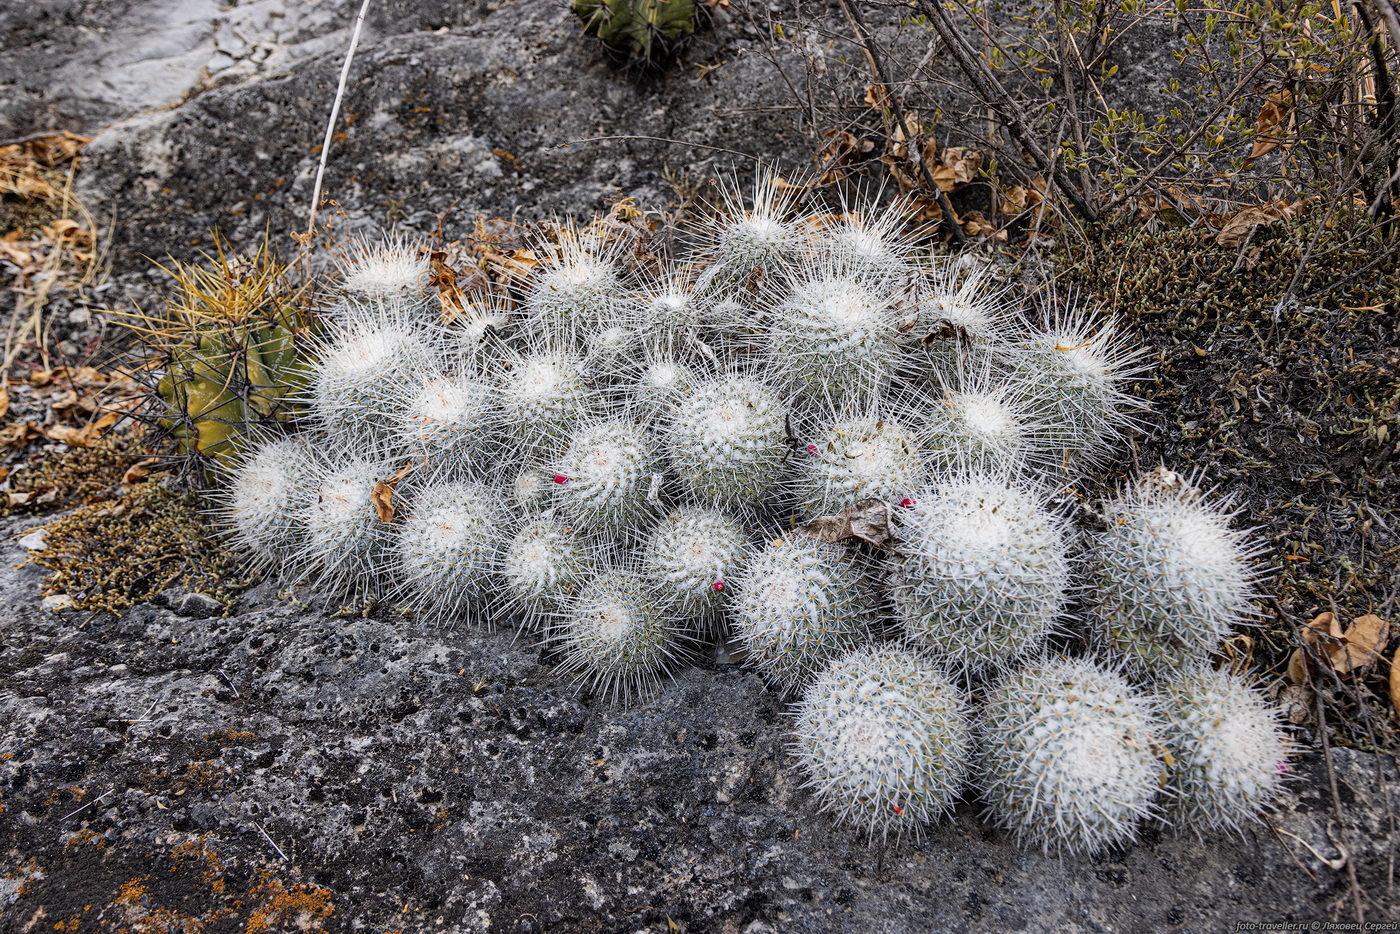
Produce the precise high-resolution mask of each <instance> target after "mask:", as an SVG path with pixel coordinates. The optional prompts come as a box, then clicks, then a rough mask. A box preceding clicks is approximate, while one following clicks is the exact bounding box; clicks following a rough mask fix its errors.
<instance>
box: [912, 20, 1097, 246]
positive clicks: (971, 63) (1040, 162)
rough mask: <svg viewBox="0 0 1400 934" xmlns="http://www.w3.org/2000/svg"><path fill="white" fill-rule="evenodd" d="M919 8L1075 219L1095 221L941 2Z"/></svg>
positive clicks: (1080, 195)
mask: <svg viewBox="0 0 1400 934" xmlns="http://www.w3.org/2000/svg"><path fill="white" fill-rule="evenodd" d="M919 6H920V8H921V9H923V11H924V13H925V15H927V16H928V19H929V22H930V23H932V24H933V28H934V30H935V31H936V32H937V33H938V35H939V38H941V39H942V40H943V43H944V45H946V46H948V51H949V52H951V53H952V55H953V58H954V60H955V61H956V62H957V66H958V69H959V70H960V71H962V73H963V74H964V75H966V76H967V79H968V80H969V81H971V82H972V83H973V85H974V86H975V87H976V88H977V93H978V94H980V95H981V96H982V98H983V100H985V101H987V104H988V106H990V107H991V108H992V109H993V110H995V111H996V112H997V116H998V118H1000V120H1001V122H1002V125H1003V126H1005V127H1006V129H1007V131H1008V132H1009V133H1010V134H1011V135H1012V136H1013V137H1015V139H1016V142H1017V143H1019V144H1020V146H1021V148H1022V149H1024V150H1025V151H1026V153H1027V154H1028V155H1029V156H1030V157H1031V159H1032V160H1033V161H1034V162H1035V164H1036V165H1037V166H1038V167H1039V168H1040V170H1041V171H1042V172H1044V173H1045V175H1046V176H1047V177H1049V178H1052V179H1054V180H1055V181H1056V182H1057V183H1058V186H1057V187H1059V189H1060V190H1061V191H1062V192H1064V195H1065V197H1066V198H1068V199H1069V202H1070V204H1071V205H1073V207H1074V209H1075V211H1076V212H1078V214H1079V216H1080V217H1082V218H1084V219H1085V220H1087V221H1096V220H1098V219H1099V212H1098V211H1097V210H1096V209H1095V208H1094V206H1093V205H1091V204H1090V203H1089V202H1088V201H1087V200H1086V199H1085V196H1084V192H1081V191H1080V190H1079V189H1078V188H1077V187H1076V186H1075V184H1074V182H1073V180H1072V179H1070V178H1068V177H1066V175H1065V173H1064V171H1063V169H1061V168H1060V166H1059V165H1058V164H1057V163H1056V161H1055V160H1053V159H1051V158H1050V156H1049V155H1048V154H1047V153H1046V152H1045V150H1044V149H1042V148H1041V146H1040V144H1039V143H1037V142H1036V141H1035V140H1034V139H1032V138H1031V134H1030V121H1029V120H1027V119H1026V115H1025V114H1024V113H1023V112H1022V111H1021V108H1020V106H1019V105H1018V104H1017V103H1016V101H1015V100H1014V99H1013V98H1012V97H1011V95H1010V94H1009V93H1008V92H1007V90H1006V88H1005V87H1003V86H1002V84H1001V82H1000V81H998V80H997V77H996V75H993V74H992V73H991V71H989V70H988V69H987V66H986V65H985V64H984V63H983V62H982V61H981V60H980V59H979V58H978V57H977V53H976V52H975V51H974V50H973V49H972V48H971V47H970V46H969V45H968V44H967V40H966V39H964V38H963V37H962V34H961V33H960V32H958V29H957V26H956V25H954V23H953V20H952V18H951V17H949V16H948V11H947V10H945V9H943V4H942V0H919Z"/></svg>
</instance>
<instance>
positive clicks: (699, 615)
mask: <svg viewBox="0 0 1400 934" xmlns="http://www.w3.org/2000/svg"><path fill="white" fill-rule="evenodd" d="M746 549H747V536H746V535H745V534H744V528H743V526H742V525H741V524H740V523H739V522H737V521H736V520H734V519H732V518H730V517H729V516H726V515H724V514H723V513H719V512H715V511H713V510H709V509H700V508H696V507H692V508H687V509H681V510H678V511H676V512H673V513H671V514H670V515H669V516H667V517H666V518H664V519H662V520H661V521H660V522H659V523H658V524H657V526H656V528H655V529H653V530H652V533H651V536H650V538H649V539H648V541H647V543H646V546H645V547H644V549H643V551H642V567H643V572H644V573H645V574H646V577H647V579H648V580H649V581H651V583H652V586H653V587H654V588H655V589H656V593H657V596H658V597H659V598H660V599H661V600H662V601H663V602H665V603H666V604H667V605H668V606H670V607H672V608H673V610H674V612H675V614H676V615H677V616H678V617H680V618H683V619H692V620H695V621H696V622H697V628H706V629H712V628H714V624H715V623H717V622H718V618H719V613H720V610H721V609H722V608H723V606H724V605H725V603H727V602H728V599H729V594H730V592H731V591H730V589H729V587H730V583H729V582H730V581H731V580H732V579H733V577H734V575H735V574H737V573H738V572H739V568H740V567H741V565H742V562H743V559H744V555H745V552H746Z"/></svg>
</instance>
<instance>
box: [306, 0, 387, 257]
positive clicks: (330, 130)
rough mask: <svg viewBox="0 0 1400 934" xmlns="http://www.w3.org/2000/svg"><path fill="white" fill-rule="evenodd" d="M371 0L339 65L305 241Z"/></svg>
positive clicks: (312, 226)
mask: <svg viewBox="0 0 1400 934" xmlns="http://www.w3.org/2000/svg"><path fill="white" fill-rule="evenodd" d="M370 2H371V0H364V3H361V4H360V13H359V15H358V16H356V17H355V27H354V29H352V30H351V31H350V48H349V49H348V50H346V52H345V63H344V64H343V65H341V66H340V84H339V85H338V86H337V87H336V89H335V102H334V103H332V104H331V117H330V119H329V120H327V121H326V138H325V139H324V140H322V142H321V161H320V163H319V164H318V165H317V166H316V185H315V186H314V187H313V188H312V190H311V211H310V216H309V217H308V219H307V222H306V241H307V243H308V244H309V243H310V242H311V237H312V235H314V234H315V233H316V209H317V208H318V207H320V204H321V183H322V182H323V181H324V180H325V177H326V160H327V159H328V158H329V157H330V152H331V138H332V137H333V136H335V124H336V121H337V120H338V119H339V118H340V102H341V101H342V100H344V99H345V85H346V84H347V83H348V82H349V80H350V63H351V62H352V61H354V59H355V49H356V48H357V47H358V46H359V44H360V30H361V29H363V28H364V25H365V16H366V15H367V14H368V13H369V5H370Z"/></svg>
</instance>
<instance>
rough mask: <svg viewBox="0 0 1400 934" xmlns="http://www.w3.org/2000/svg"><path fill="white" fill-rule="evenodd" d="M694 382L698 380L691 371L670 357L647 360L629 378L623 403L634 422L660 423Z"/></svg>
mask: <svg viewBox="0 0 1400 934" xmlns="http://www.w3.org/2000/svg"><path fill="white" fill-rule="evenodd" d="M697 382H699V376H698V375H697V374H696V372H695V371H694V370H693V369H692V368H690V367H688V366H686V365H685V364H684V363H680V362H678V361H676V360H675V359H674V358H672V357H669V356H658V357H656V358H655V359H651V360H647V361H646V362H644V363H643V364H642V365H641V366H640V367H638V368H637V369H636V370H635V371H634V372H633V373H632V374H631V379H630V381H629V383H628V385H627V399H626V403H627V406H628V408H629V409H631V410H632V411H633V412H634V413H635V415H636V417H637V418H645V419H648V420H650V421H652V422H657V421H660V420H663V419H664V418H665V416H666V413H668V412H670V411H671V409H672V408H673V407H675V405H676V404H677V403H678V402H680V400H681V399H682V398H683V397H684V396H685V394H686V392H687V391H689V390H690V388H691V387H693V386H694V385H695V384H696V383H697Z"/></svg>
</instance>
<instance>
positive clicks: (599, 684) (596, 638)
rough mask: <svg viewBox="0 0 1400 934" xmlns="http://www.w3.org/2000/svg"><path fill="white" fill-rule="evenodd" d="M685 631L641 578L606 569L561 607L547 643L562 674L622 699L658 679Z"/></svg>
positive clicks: (674, 656)
mask: <svg viewBox="0 0 1400 934" xmlns="http://www.w3.org/2000/svg"><path fill="white" fill-rule="evenodd" d="M684 632H685V630H683V629H682V628H679V627H677V626H676V625H674V624H673V623H672V622H671V621H670V619H669V618H668V616H667V614H666V611H665V608H664V607H663V606H662V604H661V603H660V601H658V600H657V598H656V594H655V592H654V591H653V589H652V588H651V586H650V585H649V584H648V583H647V581H646V580H645V579H644V578H643V577H641V576H640V575H638V574H636V573H633V572H631V571H622V570H611V571H606V572H603V573H601V574H599V575H598V576H596V577H594V578H592V579H590V580H589V581H587V583H586V584H585V585H584V586H583V587H582V588H581V589H580V590H579V591H578V592H577V593H576V594H575V595H573V596H571V597H570V598H568V599H567V600H566V601H565V602H564V605H563V608H562V610H561V612H560V613H559V616H558V618H557V620H556V623H555V628H554V631H553V633H552V635H551V642H552V643H553V644H554V645H555V647H556V648H557V649H558V650H559V651H560V652H561V653H562V654H563V656H564V660H563V662H562V663H561V665H560V668H561V669H562V670H563V671H566V672H569V673H572V674H574V675H575V676H577V677H578V679H579V680H580V681H581V682H583V683H585V684H587V685H588V686H589V687H590V688H592V689H593V690H596V691H598V692H600V693H602V694H604V695H607V696H610V697H616V696H621V697H622V698H624V699H625V698H627V697H628V696H630V695H631V694H632V693H633V692H634V691H636V690H638V689H644V688H647V687H650V686H652V685H654V684H655V683H656V682H657V681H658V680H659V679H660V676H661V675H662V674H663V673H665V671H666V670H667V668H668V667H669V666H670V664H671V663H672V661H673V660H674V659H675V658H676V657H677V656H678V654H679V652H680V646H679V642H678V639H679V637H680V636H682V635H683V634H684Z"/></svg>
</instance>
